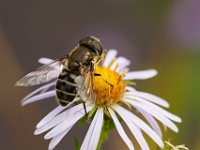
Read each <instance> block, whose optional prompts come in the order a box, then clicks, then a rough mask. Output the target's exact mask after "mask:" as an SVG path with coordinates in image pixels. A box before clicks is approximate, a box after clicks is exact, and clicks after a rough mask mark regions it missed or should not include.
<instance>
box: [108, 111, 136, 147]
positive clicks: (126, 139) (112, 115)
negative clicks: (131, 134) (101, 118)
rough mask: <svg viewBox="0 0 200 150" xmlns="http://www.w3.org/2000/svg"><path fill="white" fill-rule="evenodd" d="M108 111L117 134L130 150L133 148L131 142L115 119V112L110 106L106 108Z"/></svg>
mask: <svg viewBox="0 0 200 150" xmlns="http://www.w3.org/2000/svg"><path fill="white" fill-rule="evenodd" d="M108 111H109V112H110V115H111V117H112V119H113V121H114V124H115V127H116V129H117V131H118V133H119V135H120V136H121V138H122V139H123V140H124V142H125V143H126V145H127V146H128V148H129V149H130V150H134V147H133V143H132V142H131V140H130V139H129V138H128V136H127V135H126V133H125V132H124V129H123V128H122V126H121V124H120V122H119V120H118V119H117V116H116V114H115V113H114V111H113V110H112V109H111V108H108Z"/></svg>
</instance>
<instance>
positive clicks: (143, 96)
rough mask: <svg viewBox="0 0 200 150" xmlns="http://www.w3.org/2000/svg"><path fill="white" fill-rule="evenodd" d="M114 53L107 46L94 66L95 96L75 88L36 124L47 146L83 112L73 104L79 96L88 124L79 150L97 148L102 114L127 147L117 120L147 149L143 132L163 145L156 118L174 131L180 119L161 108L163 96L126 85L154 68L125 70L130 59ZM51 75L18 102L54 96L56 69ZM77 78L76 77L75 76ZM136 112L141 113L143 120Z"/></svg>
mask: <svg viewBox="0 0 200 150" xmlns="http://www.w3.org/2000/svg"><path fill="white" fill-rule="evenodd" d="M116 56H117V51H116V50H109V51H108V52H107V54H106V56H105V59H104V62H103V66H97V67H96V68H95V73H97V74H101V76H97V77H95V79H94V83H95V91H96V98H95V99H92V98H91V99H86V100H85V99H84V97H85V94H86V91H85V90H84V89H83V90H82V89H79V95H80V96H79V97H76V98H75V99H74V100H73V101H72V102H71V103H69V104H68V105H67V106H65V107H62V106H60V105H59V106H57V107H56V108H55V109H54V110H52V111H51V112H50V113H49V114H47V115H46V116H45V117H44V118H43V119H42V120H41V121H40V122H39V123H38V124H37V126H36V130H35V132H34V134H35V135H38V134H41V133H43V132H46V131H47V133H46V135H45V136H44V138H45V139H51V141H50V144H49V149H54V148H55V146H56V145H57V144H58V143H59V142H60V141H61V140H62V138H63V137H64V136H65V135H66V134H67V133H68V132H69V130H70V129H71V128H72V127H73V126H74V125H75V123H76V122H77V121H79V120H80V119H81V118H83V117H84V116H85V115H86V114H85V109H84V107H83V104H77V103H76V104H75V105H73V104H74V103H75V102H77V101H80V100H83V99H84V100H85V108H86V111H87V112H88V114H89V116H90V119H91V124H90V127H89V129H88V131H87V134H86V136H85V138H84V140H83V143H82V145H81V148H80V149H81V150H95V149H96V148H97V146H98V142H99V139H100V135H101V132H102V127H103V123H104V121H105V118H106V119H108V118H109V119H111V120H112V121H113V122H114V124H115V127H116V129H117V131H118V133H119V136H120V137H121V138H122V140H123V141H124V142H125V143H126V145H127V147H128V148H129V149H130V150H133V149H134V145H133V143H132V141H131V140H130V139H129V137H128V136H127V134H126V133H125V131H124V129H123V126H122V125H121V121H124V122H125V124H126V125H127V127H128V128H129V129H130V132H131V133H132V135H133V136H134V137H135V139H136V141H137V142H138V144H139V145H140V147H141V149H143V150H149V149H150V148H149V146H148V144H147V141H146V140H145V138H144V136H143V133H146V134H147V135H148V136H149V137H150V138H151V139H152V140H153V141H154V142H155V143H156V144H157V145H158V146H159V147H160V148H163V147H164V143H163V141H162V132H161V128H160V126H159V125H158V123H157V121H159V122H161V123H162V124H163V125H164V126H165V127H166V128H170V129H171V130H173V131H174V132H178V128H177V126H176V125H175V124H174V122H181V119H180V118H179V117H178V116H176V115H174V114H172V113H170V112H168V111H166V110H165V109H164V108H168V107H169V104H168V103H167V102H166V101H165V100H163V99H162V98H160V97H157V96H155V95H152V94H149V93H146V92H141V91H137V90H136V89H135V88H133V87H132V86H130V84H131V83H133V82H132V81H131V80H143V79H149V78H152V77H154V76H155V75H157V71H156V70H154V69H150V70H143V71H129V68H128V66H129V65H130V61H129V60H128V59H126V58H125V57H117V58H116ZM50 61H51V60H50V59H47V58H41V59H39V62H40V63H42V64H47V63H49V62H50ZM59 69H60V71H61V70H62V66H61V67H60V68H56V70H59ZM54 75H55V81H52V82H50V83H48V84H46V85H44V86H42V87H40V88H38V89H36V90H35V91H33V92H32V93H30V94H29V95H28V96H26V97H25V98H24V99H23V100H22V105H26V104H29V103H32V102H35V101H40V100H43V99H47V98H50V97H55V95H56V92H55V90H50V89H52V87H54V86H55V83H56V78H57V76H58V73H55V74H54ZM78 82H79V80H77V83H78ZM79 85H80V84H79ZM127 106H128V107H127ZM163 107H164V108H163ZM131 108H134V110H136V112H133V111H131ZM138 114H140V115H142V116H143V117H144V118H145V121H144V120H142V119H141V118H140V117H139V116H138ZM91 116H92V117H91ZM119 118H121V119H122V120H120V119H119Z"/></svg>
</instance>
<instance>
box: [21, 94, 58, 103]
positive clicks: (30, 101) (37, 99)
mask: <svg viewBox="0 0 200 150" xmlns="http://www.w3.org/2000/svg"><path fill="white" fill-rule="evenodd" d="M55 94H56V92H55V90H51V91H48V92H45V93H42V94H38V95H35V96H33V97H31V98H28V99H26V100H25V101H23V102H22V106H24V105H27V104H29V103H32V102H36V101H39V100H43V99H46V98H49V97H53V96H55Z"/></svg>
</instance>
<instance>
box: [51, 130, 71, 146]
mask: <svg viewBox="0 0 200 150" xmlns="http://www.w3.org/2000/svg"><path fill="white" fill-rule="evenodd" d="M72 127H73V126H71V127H69V128H67V129H66V130H65V131H63V132H61V133H60V134H58V135H57V136H55V137H54V138H52V139H51V141H50V143H49V147H48V149H49V150H53V149H54V148H55V147H56V145H58V143H59V142H60V141H61V140H62V138H63V137H64V136H65V135H66V134H67V133H68V132H69V130H70V129H71V128H72Z"/></svg>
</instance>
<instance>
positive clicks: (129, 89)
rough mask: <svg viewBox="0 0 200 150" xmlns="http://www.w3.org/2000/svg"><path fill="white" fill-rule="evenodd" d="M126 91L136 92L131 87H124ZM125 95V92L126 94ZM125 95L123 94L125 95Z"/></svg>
mask: <svg viewBox="0 0 200 150" xmlns="http://www.w3.org/2000/svg"><path fill="white" fill-rule="evenodd" d="M126 90H128V91H131V92H134V93H135V92H136V89H135V88H133V87H131V86H126ZM126 93H127V92H126ZM126 93H125V94H126Z"/></svg>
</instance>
